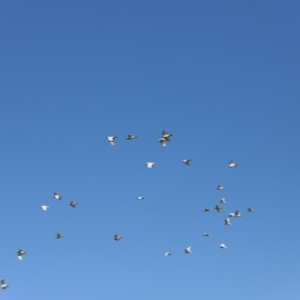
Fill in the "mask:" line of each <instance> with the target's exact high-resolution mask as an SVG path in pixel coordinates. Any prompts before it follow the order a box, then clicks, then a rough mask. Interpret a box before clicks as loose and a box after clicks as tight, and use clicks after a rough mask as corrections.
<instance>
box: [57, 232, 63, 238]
mask: <svg viewBox="0 0 300 300" xmlns="http://www.w3.org/2000/svg"><path fill="white" fill-rule="evenodd" d="M55 238H56V239H62V238H64V236H63V235H62V234H61V233H57V234H56V236H55Z"/></svg>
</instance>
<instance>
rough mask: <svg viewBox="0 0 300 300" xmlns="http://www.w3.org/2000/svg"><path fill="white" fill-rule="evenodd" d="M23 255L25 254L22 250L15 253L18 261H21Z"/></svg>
mask: <svg viewBox="0 0 300 300" xmlns="http://www.w3.org/2000/svg"><path fill="white" fill-rule="evenodd" d="M24 254H26V252H25V251H24V250H22V249H20V250H18V252H17V256H18V259H19V260H22V259H23V255H24Z"/></svg>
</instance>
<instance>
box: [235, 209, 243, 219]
mask: <svg viewBox="0 0 300 300" xmlns="http://www.w3.org/2000/svg"><path fill="white" fill-rule="evenodd" d="M234 216H235V217H236V218H239V217H241V216H242V214H241V213H240V212H239V211H238V210H236V211H235V212H234Z"/></svg>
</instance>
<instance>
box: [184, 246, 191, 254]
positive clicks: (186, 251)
mask: <svg viewBox="0 0 300 300" xmlns="http://www.w3.org/2000/svg"><path fill="white" fill-rule="evenodd" d="M191 248H192V247H187V248H185V249H184V253H186V254H189V253H191V252H192V249H191Z"/></svg>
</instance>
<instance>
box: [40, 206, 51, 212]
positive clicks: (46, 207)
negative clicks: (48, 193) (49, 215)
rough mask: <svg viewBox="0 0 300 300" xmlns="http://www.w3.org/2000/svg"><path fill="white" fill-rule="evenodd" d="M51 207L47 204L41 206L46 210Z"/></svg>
mask: <svg viewBox="0 0 300 300" xmlns="http://www.w3.org/2000/svg"><path fill="white" fill-rule="evenodd" d="M49 208H50V207H49V206H47V205H42V206H41V209H42V210H44V211H47V210H48V209H49Z"/></svg>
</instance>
